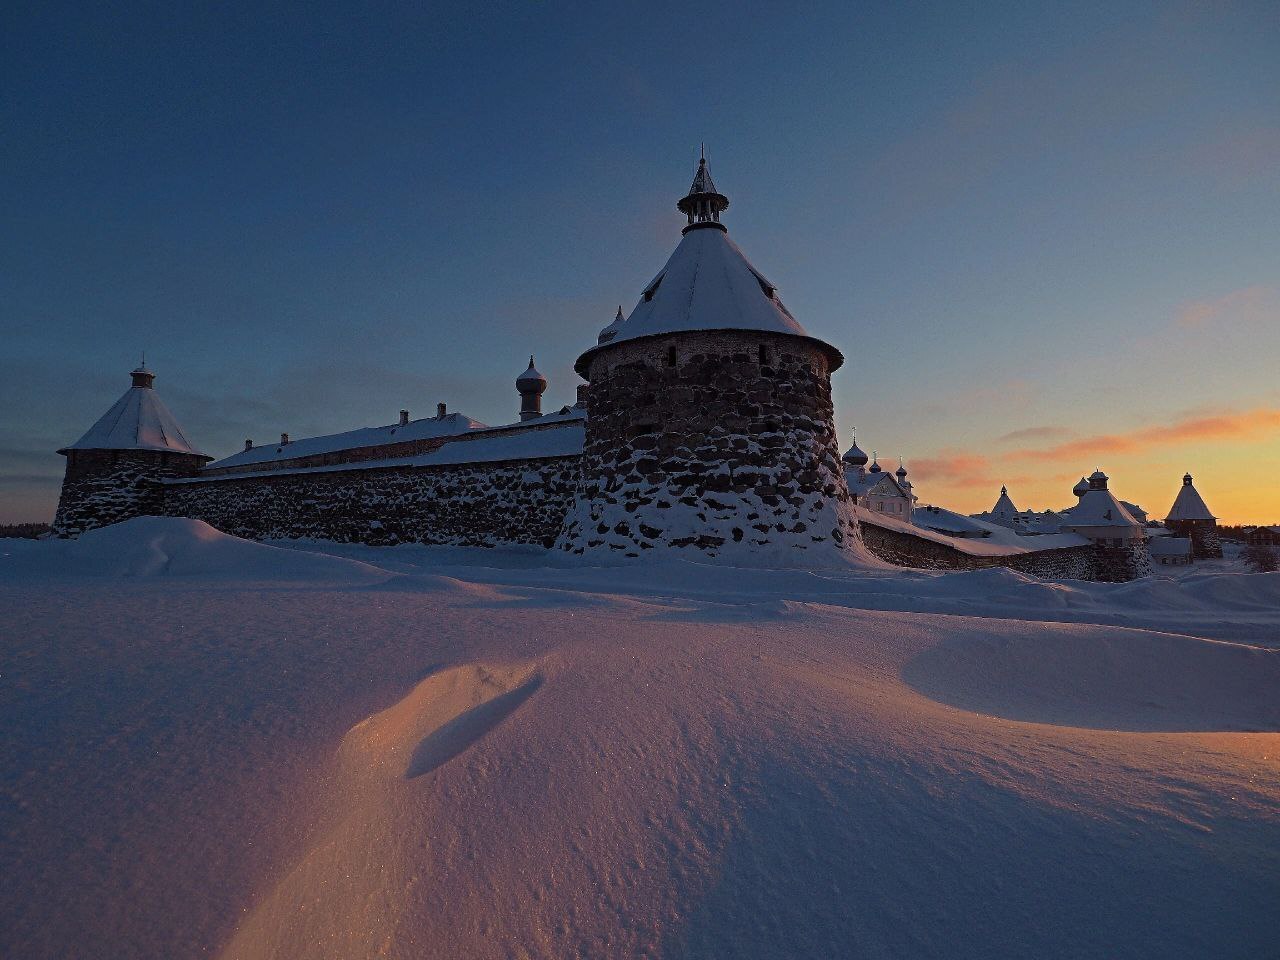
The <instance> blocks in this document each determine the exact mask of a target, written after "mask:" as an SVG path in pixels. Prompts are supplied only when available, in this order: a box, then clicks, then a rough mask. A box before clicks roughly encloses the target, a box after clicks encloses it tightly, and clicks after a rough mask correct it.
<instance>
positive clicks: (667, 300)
mask: <svg viewBox="0 0 1280 960" xmlns="http://www.w3.org/2000/svg"><path fill="white" fill-rule="evenodd" d="M704 175H705V178H704ZM710 177H711V175H710V173H709V172H707V170H706V165H705V162H704V163H703V164H701V165H700V166H699V170H698V178H697V179H695V181H694V186H695V188H697V187H699V185H700V184H709V183H710ZM712 189H714V187H712ZM711 195H714V196H717V197H718V196H720V195H719V194H704V193H701V192H699V191H698V190H695V191H694V192H693V193H691V194H690V197H700V196H711ZM690 197H686V198H685V199H686V200H688V199H690ZM682 202H683V201H682ZM726 205H727V201H726ZM610 330H612V331H613V333H612V335H611V336H610V337H608V338H607V339H606V338H605V333H607V332H608V331H610ZM698 330H748V331H760V332H768V333H783V334H789V335H791V336H796V337H805V338H806V339H809V340H811V341H812V342H814V343H815V344H817V345H819V346H821V347H822V348H823V349H824V350H825V351H826V352H827V354H828V355H829V356H830V357H831V360H832V369H835V368H836V367H838V366H839V365H840V364H841V363H842V362H843V361H844V358H843V357H842V356H841V354H840V352H839V351H838V350H836V348H835V347H833V346H831V345H830V344H827V343H825V342H823V341H821V340H818V339H817V338H814V337H811V336H810V335H809V333H808V332H807V331H806V330H805V329H804V327H802V326H801V325H800V323H799V322H798V321H797V320H796V318H795V317H793V316H792V315H791V313H790V311H788V310H787V308H786V307H785V306H783V304H782V301H781V300H780V299H778V294H777V287H776V286H775V285H774V284H773V283H772V282H770V281H769V280H768V278H766V277H765V276H764V274H762V273H761V272H760V271H759V270H757V269H756V268H755V267H754V266H752V264H751V262H750V261H748V260H747V258H746V256H745V255H744V254H743V252H742V251H741V250H739V249H738V246H737V244H735V243H734V242H733V241H732V240H730V239H729V236H728V234H727V232H726V230H725V227H724V225H723V224H722V223H720V222H719V221H718V220H709V219H708V220H696V219H693V215H692V214H691V220H690V223H689V225H688V226H687V227H685V229H684V235H683V236H682V237H681V239H680V243H679V244H678V245H677V246H676V249H675V251H674V252H673V253H672V254H671V257H670V259H668V260H667V263H666V266H664V267H663V268H662V270H661V271H659V273H658V275H657V276H656V277H654V278H653V280H651V281H650V282H649V284H648V285H647V286H646V287H645V288H644V291H643V292H642V293H641V295H640V301H639V302H638V303H637V304H636V305H635V307H634V308H633V309H632V311H631V313H630V315H629V316H628V317H627V318H626V319H625V320H624V321H622V322H621V323H619V322H618V320H617V319H615V320H614V322H613V323H612V324H610V325H609V326H608V327H606V328H605V330H603V331H601V335H600V342H599V343H598V344H597V346H596V347H593V348H592V349H591V350H588V351H587V352H586V353H584V354H583V356H582V357H580V358H579V360H578V371H579V373H582V372H583V371H584V369H585V365H584V362H583V361H584V360H585V359H586V358H587V356H588V355H590V354H591V353H592V352H593V351H594V350H596V349H598V348H599V347H602V346H604V345H605V344H606V343H607V344H608V345H610V346H611V345H613V344H615V343H622V342H623V341H627V340H639V339H641V338H642V337H652V336H658V335H661V334H671V333H683V332H688V331H698Z"/></svg>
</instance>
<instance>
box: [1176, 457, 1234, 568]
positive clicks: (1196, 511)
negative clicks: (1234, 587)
mask: <svg viewBox="0 0 1280 960" xmlns="http://www.w3.org/2000/svg"><path fill="white" fill-rule="evenodd" d="M1164 525H1165V526H1166V527H1168V528H1169V529H1170V530H1172V531H1173V532H1174V533H1176V534H1178V535H1179V536H1182V537H1188V538H1189V539H1190V540H1191V555H1192V556H1193V557H1195V558H1196V559H1197V560H1209V559H1213V560H1218V559H1221V558H1222V541H1221V540H1220V539H1219V538H1218V518H1217V517H1215V516H1214V515H1213V514H1212V513H1210V512H1209V507H1208V505H1207V504H1206V503H1205V502H1204V497H1202V496H1200V492H1199V491H1198V490H1196V487H1195V484H1194V483H1193V482H1192V480H1191V474H1190V472H1188V473H1185V474H1183V475H1182V486H1181V487H1179V488H1178V495H1177V496H1176V497H1174V500H1173V506H1172V507H1170V508H1169V516H1167V517H1166V518H1165V521H1164Z"/></svg>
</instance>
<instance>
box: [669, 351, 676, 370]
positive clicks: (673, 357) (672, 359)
mask: <svg viewBox="0 0 1280 960" xmlns="http://www.w3.org/2000/svg"><path fill="white" fill-rule="evenodd" d="M675 365H676V348H675V347H667V366H668V367H674V366H675Z"/></svg>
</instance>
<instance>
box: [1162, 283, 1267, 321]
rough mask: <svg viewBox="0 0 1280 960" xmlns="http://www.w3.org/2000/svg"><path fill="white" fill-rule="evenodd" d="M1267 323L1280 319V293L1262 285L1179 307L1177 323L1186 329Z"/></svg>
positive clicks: (1194, 301)
mask: <svg viewBox="0 0 1280 960" xmlns="http://www.w3.org/2000/svg"><path fill="white" fill-rule="evenodd" d="M1267 320H1280V291H1278V290H1276V288H1275V287H1269V286H1265V285H1262V284H1256V285H1254V286H1252V287H1243V288H1242V289H1240V290H1233V291H1231V292H1230V293H1228V294H1224V295H1223V296H1221V297H1216V298H1214V299H1211V300H1193V301H1191V302H1190V303H1185V304H1183V305H1182V306H1181V307H1180V308H1178V312H1177V316H1176V323H1177V325H1178V326H1179V327H1180V328H1181V329H1183V330H1198V329H1201V328H1204V327H1208V326H1217V325H1219V324H1232V325H1236V324H1241V323H1252V322H1259V321H1267Z"/></svg>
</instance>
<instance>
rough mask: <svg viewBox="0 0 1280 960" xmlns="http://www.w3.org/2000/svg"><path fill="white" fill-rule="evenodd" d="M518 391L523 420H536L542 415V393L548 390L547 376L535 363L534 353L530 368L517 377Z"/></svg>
mask: <svg viewBox="0 0 1280 960" xmlns="http://www.w3.org/2000/svg"><path fill="white" fill-rule="evenodd" d="M516 391H517V392H518V393H519V394H520V419H521V420H536V419H537V418H538V417H540V416H542V395H543V394H544V393H546V392H547V378H546V377H544V376H543V375H542V374H540V373H539V372H538V369H537V367H535V366H534V365H533V355H532V354H530V356H529V367H528V369H526V370H525V372H524V373H522V374H520V376H518V377H516Z"/></svg>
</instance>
